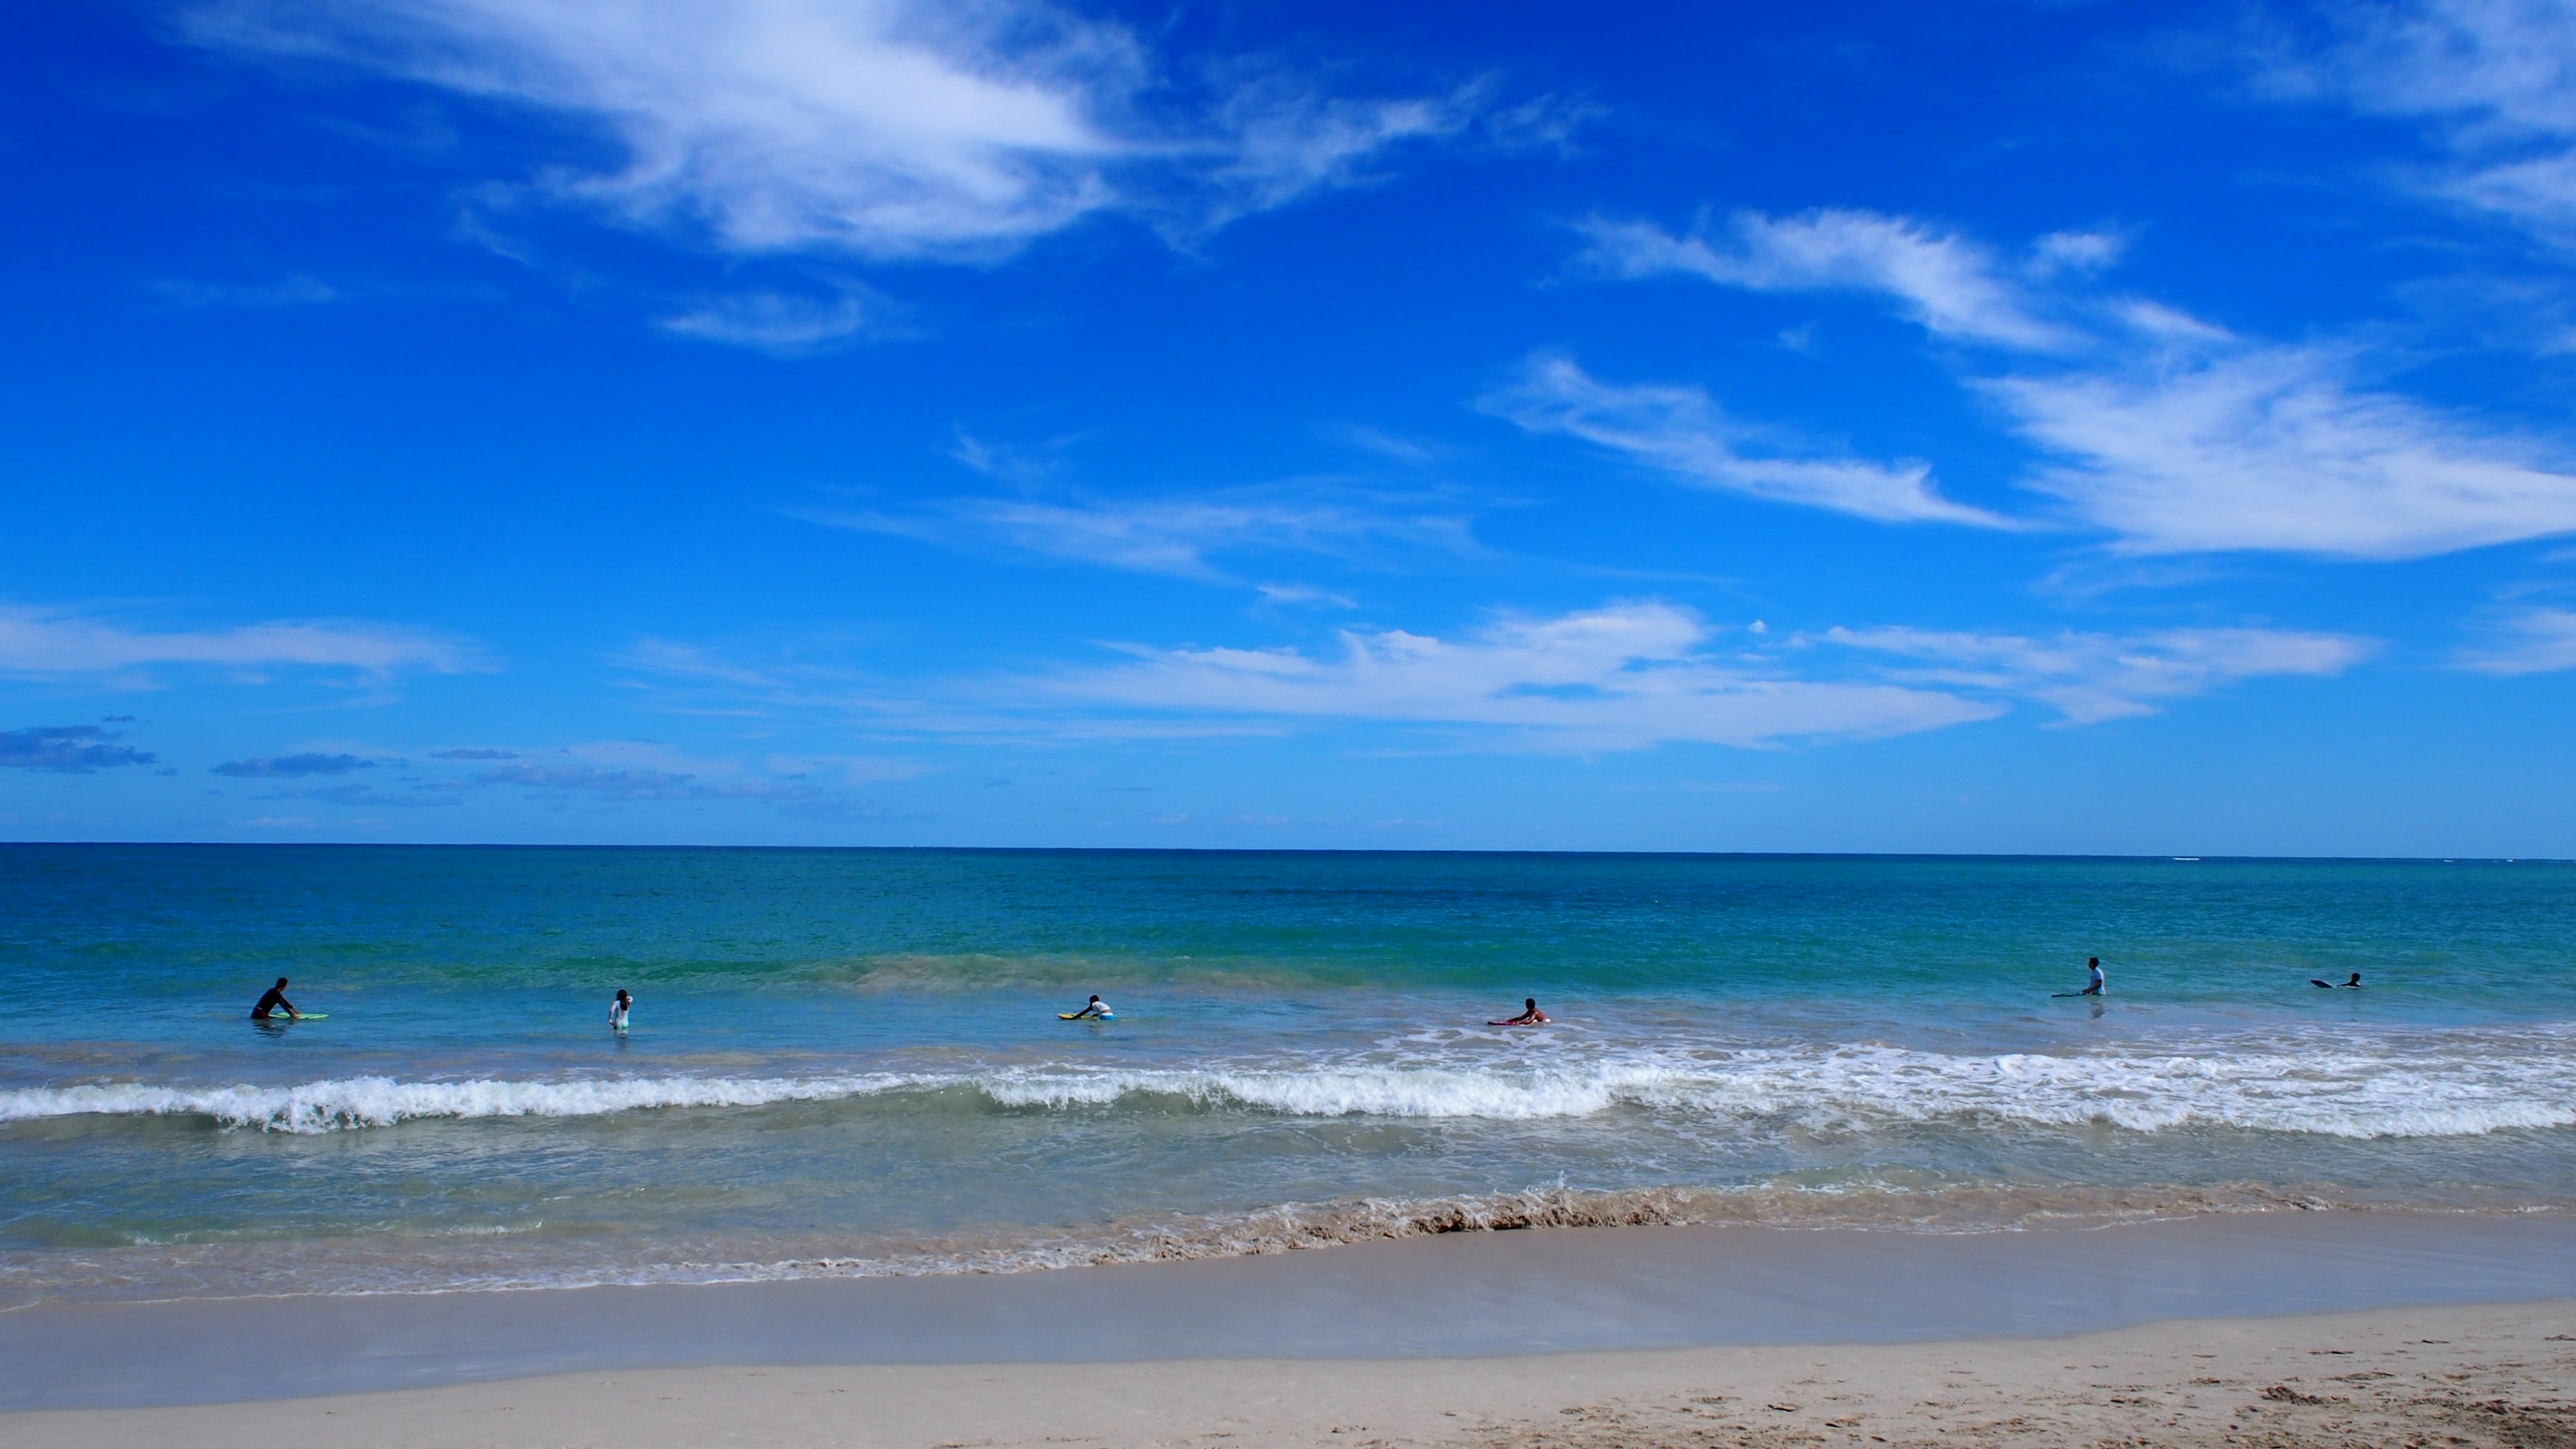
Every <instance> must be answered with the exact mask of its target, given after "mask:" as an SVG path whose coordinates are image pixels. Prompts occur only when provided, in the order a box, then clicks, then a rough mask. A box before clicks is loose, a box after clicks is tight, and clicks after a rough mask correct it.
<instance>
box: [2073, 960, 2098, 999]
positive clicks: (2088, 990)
mask: <svg viewBox="0 0 2576 1449" xmlns="http://www.w3.org/2000/svg"><path fill="white" fill-rule="evenodd" d="M2084 969H2085V970H2087V971H2090V972H2092V973H2093V980H2092V982H2091V983H2090V984H2089V985H2087V986H2086V987H2085V988H2084V989H2083V990H2081V991H2079V992H2076V993H2075V994H2076V995H2078V996H2099V995H2101V994H2102V958H2101V957H2099V956H2095V957H2093V958H2092V959H2091V960H2088V961H2086V962H2085V963H2084Z"/></svg>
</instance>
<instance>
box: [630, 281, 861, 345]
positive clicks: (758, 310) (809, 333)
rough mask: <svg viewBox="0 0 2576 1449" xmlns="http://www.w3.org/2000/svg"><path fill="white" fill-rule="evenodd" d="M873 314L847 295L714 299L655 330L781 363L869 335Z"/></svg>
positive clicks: (741, 295) (756, 294) (759, 295)
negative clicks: (781, 359) (750, 350)
mask: <svg viewBox="0 0 2576 1449" xmlns="http://www.w3.org/2000/svg"><path fill="white" fill-rule="evenodd" d="M872 310H873V309H872V308H871V307H870V306H869V305H868V304H867V303H865V302H863V301H861V300H860V298H858V297H857V296H854V295H850V294H848V293H844V294H842V295H840V296H838V297H833V298H830V299H822V298H815V297H799V296H791V295H789V294H786V293H782V292H745V293H739V294H736V295H733V296H727V297H714V298H710V299H708V300H707V301H705V302H703V303H701V304H699V305H698V306H696V307H693V308H691V309H689V310H688V311H686V312H681V313H677V314H674V315H672V316H669V317H664V318H661V319H659V320H658V321H656V322H655V323H654V325H655V326H657V327H659V328H661V329H662V330H663V331H665V332H668V333H671V334H673V335H674V336H678V337H693V338H696V339H698V340H699V341H702V342H723V343H729V344H731V345H733V346H736V347H750V348H756V349H758V350H759V351H762V352H767V353H771V354H773V355H775V356H779V357H802V356H805V355H807V354H809V353H813V352H817V351H821V350H823V349H825V348H828V347H830V346H831V345H832V344H833V343H836V342H841V341H845V340H847V339H849V338H851V337H853V336H856V335H857V334H858V333H860V332H861V331H863V330H866V329H867V328H868V326H869V324H870V323H871V322H872V321H873V320H874V319H873V317H872V316H871V315H870V314H871V312H872Z"/></svg>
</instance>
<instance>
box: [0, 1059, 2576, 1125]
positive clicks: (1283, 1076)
mask: <svg viewBox="0 0 2576 1449" xmlns="http://www.w3.org/2000/svg"><path fill="white" fill-rule="evenodd" d="M905 1092H969V1093H973V1094H976V1095H978V1096H980V1097H981V1098H982V1099H983V1100H984V1101H986V1102H988V1103H990V1104H991V1105H993V1106H997V1107H1002V1108H1006V1109H1020V1110H1056V1111H1065V1110H1075V1109H1113V1108H1137V1109H1151V1108H1153V1107H1155V1106H1156V1105H1157V1103H1158V1102H1160V1103H1165V1104H1170V1105H1171V1106H1177V1107H1180V1108H1182V1109H1185V1110H1201V1111H1222V1110H1236V1111H1252V1112H1264V1113H1276V1114H1280V1115H1285V1116H1295V1117H1344V1116H1367V1117H1389V1118H1413V1119H1470V1120H1483V1121H1495V1122H1510V1121H1536V1120H1544V1119H1564V1118H1582V1117H1591V1116H1597V1115H1600V1114H1603V1113H1607V1112H1611V1111H1614V1110H1622V1109H1625V1110H1635V1111H1642V1112H1647V1113H1652V1114H1658V1115H1678V1116H1683V1117H1688V1118H1696V1119H1704V1120H1709V1121H1721V1122H1722V1121H1738V1122H1746V1123H1755V1122H1766V1121H1768V1122H1783V1123H1791V1124H1795V1125H1798V1126H1801V1127H1805V1128H1810V1129H1817V1130H1828V1131H1833V1130H1844V1131H1866V1130H1868V1129H1870V1128H1871V1127H1873V1126H1883V1125H1887V1124H1890V1123H1894V1122H1932V1121H1940V1120H1965V1121H1977V1120H1984V1121H1994V1122H2005V1123H2017V1124H2026V1125H2033V1126H2061V1127H2075V1126H2085V1125H2092V1124H2104V1125H2109V1126H2113V1127H2119V1128H2123V1129H2126V1130H2129V1131H2134V1132H2145V1133H2153V1132H2162V1131H2169V1130H2174V1129H2178V1128H2185V1127H2192V1126H2208V1127H2227V1128H2236V1129H2243V1130H2252V1131H2266V1132H2289V1133H2306V1134H2318V1135H2325V1136H2334V1137H2353V1138H2367V1137H2448V1136H2464V1135H2477V1134H2483V1133H2488V1132H2495V1131H2499V1130H2508V1129H2533V1128H2555V1127H2568V1126H2576V1065H2570V1064H2569V1063H2568V1062H2567V1060H2566V1059H2565V1058H2564V1057H2563V1056H2560V1055H2559V1054H2556V1053H2551V1054H2549V1055H2547V1056H2538V1055H2522V1054H2514V1055H2510V1056H2507V1055H2498V1054H2493V1053H2490V1052H2484V1051H2479V1050H2476V1049H2474V1046H2473V1049H2471V1050H2466V1051H2453V1052H2449V1053H2434V1052H2425V1051H2420V1050H2418V1051H2411V1052H2405V1051H2401V1052H2387V1051H2379V1052H2373V1051H2356V1050H2341V1051H2326V1050H2311V1049H2304V1048H2302V1049H2283V1048H2282V1047H2281V1046H2279V1045H2274V1046H2270V1047H2267V1048H2264V1049H2261V1050H2255V1051H2245V1050H2236V1051H2224V1050H2220V1051H2213V1050H2207V1049H2204V1050H2202V1051H2199V1052H2196V1053H2159V1054H2109V1053H2103V1054H2087V1055H2078V1056H2062V1057H2061V1056H2037V1055H2021V1054H2006V1055H2000V1056H1984V1057H1970V1056H1951V1055H1945V1054H1941V1053H1934V1052H1923V1051H1914V1050H1909V1049H1905V1048H1898V1047H1887V1046H1867V1045H1862V1046H1840V1047H1801V1048H1765V1049H1752V1050H1743V1051H1738V1052H1734V1053H1729V1054H1725V1055H1722V1056H1717V1057H1691V1058H1684V1057H1675V1056H1671V1055H1665V1056H1661V1057H1651V1056H1650V1057H1647V1058H1642V1059H1612V1060H1606V1061H1595V1062H1589V1063H1576V1064H1569V1065H1565V1066H1558V1067H1516V1068H1514V1067H1471V1066H1454V1065H1434V1066H1426V1065H1404V1064H1375V1063H1315V1064H1305V1065H1293V1066H1282V1067H1277V1068H1266V1069H1252V1068H1240V1069H1220V1068H1174V1069H1161V1070H1130V1071H1115V1070H1110V1071H1101V1070H1083V1069H1077V1068H1069V1067H1047V1068H1026V1067H1024V1068H1010V1069H1001V1070H992V1071H985V1072H979V1073H946V1074H909V1075H907V1074H896V1073H867V1074H845V1075H828V1076H809V1077H694V1076H661V1077H599V1078H591V1077H581V1078H567V1079H556V1080H515V1081H514V1080H493V1079H484V1080H473V1081H456V1082H406V1081H400V1080H396V1079H394V1078H390V1077H351V1078H340V1079H333V1080H326V1081H316V1082H306V1083H299V1084H294V1085H288V1086H257V1085H247V1084H245V1085H236V1086H217V1087H181V1086H164V1085H153V1084H147V1083H94V1084H84V1085H76V1086H66V1087H28V1088H19V1089H15V1090H10V1091H0V1122H12V1121H27V1120H34V1119H41V1118H54V1117H69V1116H80V1115H97V1116H110V1117H115V1116H194V1117H199V1118H204V1119H209V1120H211V1121H214V1122H217V1123H220V1124H222V1125H224V1126H227V1127H251V1128H259V1129H262V1130H266V1131H274V1132H290V1133H310V1132H329V1131H337V1130H343V1129H349V1128H365V1127H386V1126H391V1125H393V1124H395V1123H398V1122H402V1121H406V1120H411V1119H417V1118H456V1119H471V1118H503V1117H564V1118H578V1117H597V1116H604V1115H608V1114H612V1113H620V1112H633V1111H649V1110H656V1109H670V1108H692V1107H695V1108H706V1107H738V1108H752V1107H763V1106H769V1105H773V1104H777V1103H785V1102H815V1101H835V1100H845V1099H853V1098H864V1097H873V1096H883V1095H887V1094H891V1093H905Z"/></svg>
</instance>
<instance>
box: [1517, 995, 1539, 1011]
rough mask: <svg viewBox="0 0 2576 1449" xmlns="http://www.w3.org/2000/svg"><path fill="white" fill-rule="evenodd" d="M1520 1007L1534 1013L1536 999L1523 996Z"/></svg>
mask: <svg viewBox="0 0 2576 1449" xmlns="http://www.w3.org/2000/svg"><path fill="white" fill-rule="evenodd" d="M1521 1005H1523V1006H1526V1007H1528V1008H1529V1009H1530V1010H1532V1011H1536V1010H1538V998H1537V997H1535V996H1525V997H1523V998H1521Z"/></svg>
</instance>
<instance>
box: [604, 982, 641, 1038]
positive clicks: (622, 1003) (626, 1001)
mask: <svg viewBox="0 0 2576 1449" xmlns="http://www.w3.org/2000/svg"><path fill="white" fill-rule="evenodd" d="M634 1004H635V998H634V997H632V996H629V995H627V994H626V988H625V987H622V986H621V987H619V988H617V999H616V1000H615V1001H612V1002H610V1003H608V1028H609V1030H611V1031H624V1030H625V1029H626V1009H627V1008H628V1007H630V1006H633V1005H634Z"/></svg>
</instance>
